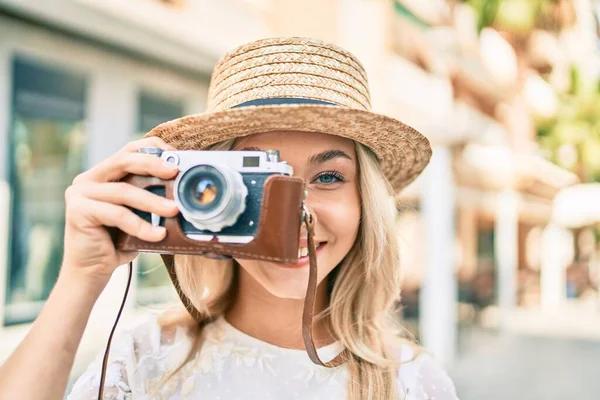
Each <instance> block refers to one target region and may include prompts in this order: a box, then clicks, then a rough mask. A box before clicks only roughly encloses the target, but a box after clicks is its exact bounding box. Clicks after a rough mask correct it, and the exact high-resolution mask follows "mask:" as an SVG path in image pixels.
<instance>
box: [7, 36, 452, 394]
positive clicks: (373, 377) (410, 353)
mask: <svg viewBox="0 0 600 400" xmlns="http://www.w3.org/2000/svg"><path fill="white" fill-rule="evenodd" d="M208 108H209V111H207V112H206V113H203V114H199V115H195V116H189V117H184V118H182V119H179V120H175V121H171V122H169V123H166V124H163V125H161V126H159V127H157V128H156V129H154V130H153V131H152V132H150V133H149V135H148V137H147V138H145V139H143V140H140V141H137V142H133V143H130V144H129V145H127V146H126V147H125V148H124V149H123V150H121V151H120V152H119V153H117V154H116V155H114V156H113V157H111V158H109V159H107V160H106V161H104V162H102V163H100V164H99V165H97V166H95V167H93V168H92V169H90V170H89V171H87V172H85V173H83V174H82V175H80V176H79V177H78V178H77V179H76V180H75V181H74V183H73V185H72V187H71V188H70V189H69V190H68V191H67V196H66V198H67V225H66V228H65V254H64V265H63V268H62V270H61V276H60V278H59V280H58V282H57V284H56V287H55V289H54V291H53V293H52V295H51V296H50V298H49V299H48V302H47V304H46V306H45V308H44V310H43V311H42V313H41V314H40V316H39V317H38V319H37V320H36V322H35V323H34V326H33V328H32V330H31V332H30V333H29V335H28V336H27V337H26V338H25V340H24V341H23V343H22V344H21V345H20V346H19V348H18V349H17V350H16V351H15V353H14V354H13V355H12V356H11V358H10V359H9V360H8V361H7V362H6V363H5V365H4V366H3V368H2V370H0V398H28V399H38V398H39V399H41V398H56V399H58V398H60V397H61V396H62V395H63V393H64V390H65V387H66V385H67V378H68V374H69V370H70V368H71V366H72V363H73V357H74V354H75V351H76V349H77V346H78V343H79V340H80V338H81V335H82V333H83V329H84V327H85V324H86V322H87V318H88V316H89V313H90V310H91V308H92V306H93V304H94V302H95V301H96V299H97V297H98V295H99V294H100V292H101V291H102V289H103V287H104V286H105V285H106V283H107V281H108V279H109V278H110V276H111V274H112V272H113V271H114V269H115V268H116V267H117V266H118V265H120V264H124V263H127V262H129V261H131V260H132V259H133V258H134V257H135V254H131V253H123V252H119V251H117V250H115V248H114V246H113V243H112V242H111V240H110V237H109V235H108V233H107V231H106V229H105V226H116V227H118V228H119V229H121V230H123V231H125V232H127V233H129V234H130V235H134V236H136V237H139V238H141V239H143V240H146V241H153V242H158V241H160V240H162V239H163V238H164V236H165V234H166V232H165V230H164V228H159V227H152V226H151V225H150V224H149V223H146V222H144V221H143V220H141V219H140V218H138V217H137V216H135V214H133V213H131V212H130V211H128V209H127V208H126V206H131V207H136V208H138V209H142V210H145V211H149V212H154V213H157V214H160V215H162V216H165V217H170V216H173V215H176V214H177V212H178V207H177V204H176V203H174V202H173V201H168V200H165V199H164V198H161V197H159V196H156V195H153V194H150V193H149V192H146V191H144V190H141V189H138V188H135V187H133V186H131V185H127V184H124V183H116V182H115V181H117V180H118V179H120V178H122V177H123V176H125V175H126V174H128V173H135V174H141V175H152V176H157V177H160V178H163V179H170V178H172V177H174V176H175V175H176V174H177V169H176V168H173V167H172V166H171V165H169V164H164V163H161V162H160V161H159V159H158V158H156V157H154V156H151V155H147V154H140V153H137V151H138V150H139V149H141V148H143V147H158V148H161V149H164V150H169V149H174V148H176V149H178V150H188V149H205V150H267V149H277V150H279V152H280V157H281V160H284V161H286V162H288V163H289V164H290V165H291V166H292V167H293V169H294V176H296V177H300V178H302V179H303V180H304V181H305V183H306V187H307V192H308V196H307V199H306V205H307V207H308V209H309V210H310V212H311V214H312V216H313V218H314V238H315V243H316V245H317V251H316V258H317V265H318V274H317V283H318V286H317V291H316V300H315V313H316V314H318V318H316V319H315V323H314V326H313V328H314V329H313V337H314V341H315V344H316V346H317V348H318V354H319V356H320V358H321V359H322V360H323V361H328V360H332V359H334V358H335V357H336V356H337V355H338V354H340V353H342V354H345V355H346V356H345V357H344V358H343V363H342V364H341V365H339V366H336V367H331V368H329V367H325V366H319V365H316V364H314V363H313V362H312V361H311V360H310V359H309V357H308V356H307V353H306V352H305V350H304V349H305V345H304V342H303V337H302V329H301V322H302V311H303V305H304V297H305V295H306V289H307V283H308V277H309V266H308V264H309V257H307V242H306V240H304V239H302V240H301V241H300V250H299V256H300V257H299V261H298V263H296V264H293V265H282V264H278V263H271V262H266V261H255V260H246V259H237V258H234V259H232V260H213V259H207V258H202V257H198V256H189V255H176V256H175V262H174V271H175V275H176V282H177V284H178V286H179V288H180V290H181V292H182V294H183V295H184V298H185V299H186V301H185V303H186V304H185V305H186V307H187V309H188V310H190V309H192V310H197V311H198V312H197V313H196V314H195V318H193V317H192V316H191V315H192V314H193V313H189V312H187V311H186V310H184V309H182V310H181V311H169V312H167V313H164V314H162V315H161V316H159V317H157V318H154V317H152V318H149V319H148V321H146V322H145V323H143V324H141V325H139V326H138V327H136V328H135V329H134V330H132V331H130V332H127V333H126V334H124V335H122V336H121V337H120V338H119V339H118V340H117V341H116V342H115V344H113V346H112V349H111V357H110V361H109V363H108V368H107V371H106V381H105V385H104V387H105V389H104V396H105V398H110V399H184V398H190V399H195V398H198V399H202V398H204V399H223V400H224V399H232V400H234V399H259V398H260V399H284V398H285V399H288V398H289V399H296V398H297V399H352V400H359V399H361V400H362V399H377V400H384V399H385V400H388V399H439V400H451V399H456V394H455V390H454V386H453V384H452V382H451V380H450V379H449V378H448V376H447V375H446V373H445V372H444V371H443V370H442V369H441V368H440V367H439V366H438V364H437V363H436V362H435V361H434V360H433V358H432V357H431V356H430V355H428V354H427V353H426V352H424V351H423V350H421V349H419V348H418V346H416V345H415V344H414V343H411V342H410V341H408V340H405V339H402V338H401V336H400V335H399V332H400V331H401V328H400V326H399V324H398V323H397V321H396V318H395V317H394V313H393V310H394V307H395V304H396V302H397V301H398V299H399V294H400V277H401V267H400V265H399V264H398V259H399V248H398V243H397V233H396V213H397V211H396V208H395V205H394V204H395V203H394V195H395V193H396V192H397V191H399V190H400V189H402V188H403V187H404V186H406V185H407V184H408V183H410V182H411V181H412V180H413V179H414V178H415V177H416V176H417V175H418V174H419V173H420V172H421V171H422V170H423V168H424V167H425V166H426V164H427V162H428V161H429V158H430V155H431V149H430V147H429V143H428V141H427V139H425V138H424V137H423V136H422V135H421V134H419V133H418V132H416V131H414V130H413V129H412V128H409V127H407V126H406V125H404V124H402V123H401V122H399V121H396V120H393V119H391V118H388V117H385V116H381V115H378V114H375V113H372V112H370V105H369V94H368V90H367V83H366V77H365V72H364V70H363V68H362V66H361V64H360V62H358V60H356V58H355V57H354V56H352V55H351V54H349V53H348V52H346V51H344V50H343V49H340V48H339V47H336V46H332V45H329V44H326V43H323V42H320V41H316V40H311V39H303V38H277V39H268V40H262V41H258V42H253V43H250V44H247V45H245V46H242V47H240V48H238V49H236V50H234V51H232V52H231V53H228V54H227V55H226V56H225V57H224V58H223V59H222V60H221V61H220V62H219V63H218V65H217V66H216V67H215V71H214V73H213V77H212V81H211V88H210V92H209V107H208ZM303 233H305V232H303ZM301 237H303V238H304V237H306V236H304V235H303V236H301ZM57 321H59V322H60V323H57ZM101 361H102V360H101V359H100V358H99V359H98V360H96V362H94V363H93V364H92V365H90V367H89V368H88V369H87V371H86V372H85V373H84V374H83V375H82V376H81V377H80V378H79V380H78V381H77V382H76V383H75V385H74V387H73V389H72V391H71V394H70V396H69V397H68V398H69V399H70V400H80V399H95V398H96V396H97V393H98V386H99V383H100V372H101Z"/></svg>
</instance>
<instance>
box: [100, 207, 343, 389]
mask: <svg viewBox="0 0 600 400" xmlns="http://www.w3.org/2000/svg"><path fill="white" fill-rule="evenodd" d="M303 215H304V217H303V222H304V224H305V225H306V235H307V242H308V258H309V264H310V267H309V268H310V270H309V275H308V287H307V289H306V296H305V297H304V311H303V313H302V338H303V339H304V347H305V348H306V352H307V353H308V356H309V357H310V359H311V361H312V362H313V363H315V364H317V365H320V366H323V367H328V368H334V367H337V366H339V365H341V364H343V363H344V362H345V361H346V359H347V357H348V354H347V350H343V351H342V352H341V353H340V354H338V355H337V356H336V357H335V358H334V359H333V360H331V361H328V362H323V361H322V360H321V358H320V357H319V354H318V353H317V349H316V346H315V342H314V339H313V319H314V310H315V298H316V294H317V254H316V248H315V239H314V236H315V226H314V219H313V216H312V214H310V212H309V211H308V209H306V208H304V214H303ZM163 259H164V260H165V266H166V267H167V270H168V271H169V275H171V279H172V280H173V283H174V284H175V289H176V290H177V293H178V294H179V296H180V297H181V296H184V297H182V300H183V299H184V298H185V299H187V297H185V294H184V293H183V292H182V290H181V288H180V287H179V284H178V281H177V279H173V278H174V277H176V276H175V265H174V263H173V257H168V258H167V257H164V258H163ZM128 271H129V272H128V276H127V287H126V288H125V294H124V295H123V300H122V301H121V306H120V307H119V312H118V313H117V318H116V319H115V323H114V325H113V327H112V329H111V331H110V335H109V336H108V341H107V343H106V349H105V350H104V358H103V360H102V372H101V375H100V388H99V391H98V400H102V396H103V393H104V381H105V377H106V368H107V366H108V355H109V352H110V345H111V342H112V338H113V335H114V333H115V329H116V328H117V324H118V323H119V319H120V318H121V314H122V313H123V308H124V307H125V302H126V300H127V294H128V293H129V288H130V286H131V277H132V275H133V262H130V263H129V270H128ZM183 304H184V305H185V307H186V309H187V310H188V312H190V314H191V315H192V316H193V317H195V318H198V316H199V313H198V310H196V309H195V308H194V306H193V305H192V303H191V302H190V301H183Z"/></svg>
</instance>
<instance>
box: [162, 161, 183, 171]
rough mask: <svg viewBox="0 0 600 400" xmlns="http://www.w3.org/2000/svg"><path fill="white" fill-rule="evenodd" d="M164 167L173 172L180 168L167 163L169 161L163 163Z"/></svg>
mask: <svg viewBox="0 0 600 400" xmlns="http://www.w3.org/2000/svg"><path fill="white" fill-rule="evenodd" d="M163 165H164V166H165V167H167V168H168V169H173V170H175V169H178V168H179V167H178V166H177V165H176V164H173V163H170V162H167V161H163Z"/></svg>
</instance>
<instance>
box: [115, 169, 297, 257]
mask: <svg viewBox="0 0 600 400" xmlns="http://www.w3.org/2000/svg"><path fill="white" fill-rule="evenodd" d="M123 181H124V182H127V183H129V184H132V185H134V186H137V187H140V188H143V189H146V188H149V187H151V186H164V187H165V191H166V197H167V198H169V199H173V184H174V180H168V181H165V180H162V179H160V178H156V177H150V176H140V175H129V176H127V177H125V178H124V179H123ZM303 199H304V183H303V181H302V180H301V179H298V178H292V177H289V176H284V175H272V176H270V177H269V178H268V179H267V180H266V182H265V188H264V195H263V200H262V205H261V212H260V219H259V223H258V229H257V232H256V236H255V238H254V240H252V241H251V242H249V243H245V244H236V243H219V242H217V241H211V242H200V241H197V240H193V239H189V238H188V237H186V236H185V234H184V233H183V231H182V230H181V227H180V225H179V222H178V216H175V217H173V218H165V228H166V229H167V236H166V237H165V239H163V240H162V241H160V242H157V243H152V242H146V241H143V240H141V239H138V238H136V237H134V236H130V235H128V234H126V233H124V232H122V231H120V230H118V231H117V233H116V236H115V244H116V247H117V249H119V250H124V251H145V252H153V253H161V254H196V255H211V254H212V255H216V254H218V255H228V256H232V257H237V258H247V259H258V260H266V261H272V262H279V263H284V264H293V263H295V262H296V261H297V260H298V242H299V237H300V225H301V223H302V202H303Z"/></svg>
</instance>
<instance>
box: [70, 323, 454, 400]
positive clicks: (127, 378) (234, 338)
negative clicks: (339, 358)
mask: <svg viewBox="0 0 600 400" xmlns="http://www.w3.org/2000/svg"><path fill="white" fill-rule="evenodd" d="M173 333H174V334H173ZM203 335H205V336H204V338H205V342H204V345H203V347H202V350H201V351H199V352H197V353H196V355H195V357H194V358H193V359H192V360H191V361H190V362H188V363H187V364H185V366H184V367H183V368H182V369H181V370H179V372H177V373H176V374H175V376H174V377H173V378H171V379H170V380H168V381H167V383H166V384H165V383H163V382H161V380H162V378H163V377H164V376H165V374H166V373H168V372H170V371H171V370H172V369H173V368H175V367H177V366H179V365H180V363H181V361H182V360H183V359H184V358H185V357H186V355H187V353H188V351H189V349H190V348H191V346H192V339H191V337H190V336H189V335H188V334H187V329H186V328H184V327H178V328H176V329H175V331H174V332H171V334H170V335H167V334H166V333H165V332H164V331H162V332H161V328H160V327H159V325H158V323H157V318H156V317H155V316H151V317H149V318H148V320H147V321H145V322H144V323H142V324H140V325H138V326H137V327H136V328H135V329H133V330H131V331H127V332H125V333H124V334H122V335H121V336H120V337H119V340H117V341H116V342H114V344H113V346H112V347H111V355H110V361H109V365H108V368H107V372H106V381H105V390H104V398H105V399H112V400H125V399H129V400H131V399H133V400H138V399H139V400H142V399H143V400H155V399H156V400H159V399H160V400H162V399H164V400H167V399H168V400H179V399H211V400H242V399H244V400H245V399H262V400H272V399H273V400H274V399H345V398H346V397H347V387H346V386H347V380H348V370H347V367H345V366H343V365H342V366H340V367H337V368H325V367H320V366H318V365H316V364H313V362H312V361H310V359H309V358H308V355H307V354H306V352H305V351H304V350H296V349H285V348H281V347H278V346H275V345H272V344H269V343H266V342H263V341H261V340H259V339H256V338H254V337H251V336H248V335H247V334H245V333H243V332H241V331H239V330H238V329H236V328H234V327H233V326H232V325H230V324H229V323H228V322H227V321H226V320H225V318H224V317H220V318H219V319H217V320H216V321H214V322H212V323H210V324H208V325H207V326H206V327H205V328H204V330H203ZM339 350H340V349H339V344H338V343H333V344H330V345H328V346H325V347H321V348H320V349H318V353H319V356H321V358H322V359H323V360H331V359H333V358H334V356H335V355H337V354H338V353H339ZM413 356H414V353H413V350H412V348H411V347H410V346H408V345H405V346H404V347H403V348H402V349H401V354H400V359H401V360H402V361H404V362H406V363H405V364H403V365H402V366H401V367H400V369H399V373H398V379H397V383H398V393H399V394H400V398H401V399H405V400H417V399H419V400H420V399H435V400H454V399H457V397H456V392H455V389H454V385H453V383H452V381H451V380H450V378H449V377H448V375H447V374H446V373H445V372H444V370H443V369H441V367H440V366H439V365H438V364H437V363H436V362H435V361H434V359H433V358H432V357H431V356H430V355H428V354H427V353H422V354H420V355H419V356H418V357H416V358H415V359H414V360H412V358H413ZM101 362H102V354H100V355H99V356H98V358H97V359H96V360H95V361H94V362H93V363H92V364H91V365H90V366H89V367H88V368H87V370H86V371H85V372H84V373H83V374H82V375H81V377H79V379H78V380H77V382H76V383H75V385H74V386H73V389H72V391H71V393H70V395H69V396H68V397H67V400H84V399H85V400H88V399H89V400H91V399H94V400H95V399H97V397H98V386H99V384H100V371H101Z"/></svg>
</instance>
